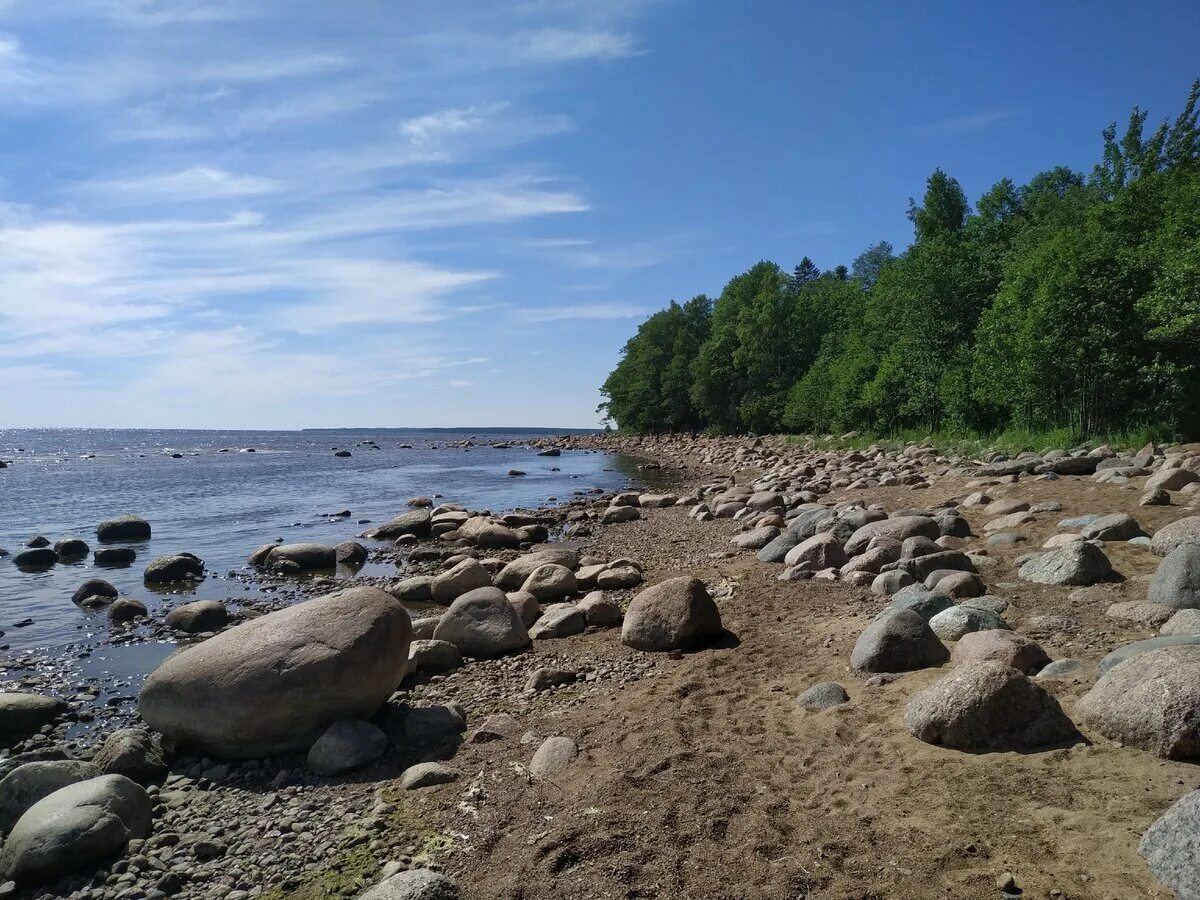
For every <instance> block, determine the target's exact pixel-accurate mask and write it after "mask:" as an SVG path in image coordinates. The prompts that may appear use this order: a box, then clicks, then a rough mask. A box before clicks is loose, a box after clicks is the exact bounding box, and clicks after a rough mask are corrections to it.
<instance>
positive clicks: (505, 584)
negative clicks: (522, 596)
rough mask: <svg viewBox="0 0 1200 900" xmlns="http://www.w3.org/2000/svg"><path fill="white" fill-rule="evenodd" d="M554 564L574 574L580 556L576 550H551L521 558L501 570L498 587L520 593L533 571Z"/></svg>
mask: <svg viewBox="0 0 1200 900" xmlns="http://www.w3.org/2000/svg"><path fill="white" fill-rule="evenodd" d="M548 564H553V565H557V566H563V567H565V568H567V569H570V570H571V571H572V572H573V571H575V569H577V568H579V554H578V553H576V552H575V551H574V550H566V549H560V548H557V547H555V548H551V549H548V550H539V551H537V552H536V553H527V554H526V555H525V556H520V557H517V558H516V559H514V560H513V561H512V562H510V563H509V564H508V565H506V566H505V567H504V568H503V569H501V570H500V574H498V575H497V576H496V587H498V588H500V590H502V591H519V590H520V589H521V585H523V584H524V583H525V579H527V578H528V577H529V576H530V575H532V574H533V570H534V569H536V568H538V567H539V566H544V565H548Z"/></svg>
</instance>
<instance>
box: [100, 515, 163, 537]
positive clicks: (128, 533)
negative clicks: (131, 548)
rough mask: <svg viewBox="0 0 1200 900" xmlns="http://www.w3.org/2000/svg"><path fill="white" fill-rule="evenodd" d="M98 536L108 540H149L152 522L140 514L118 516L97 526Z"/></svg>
mask: <svg viewBox="0 0 1200 900" xmlns="http://www.w3.org/2000/svg"><path fill="white" fill-rule="evenodd" d="M96 537H97V538H98V539H99V540H101V541H104V542H107V541H148V540H150V523H149V522H147V521H146V520H145V519H143V518H141V517H139V516H118V517H117V518H115V519H105V520H104V521H103V522H101V523H100V524H99V525H97V526H96Z"/></svg>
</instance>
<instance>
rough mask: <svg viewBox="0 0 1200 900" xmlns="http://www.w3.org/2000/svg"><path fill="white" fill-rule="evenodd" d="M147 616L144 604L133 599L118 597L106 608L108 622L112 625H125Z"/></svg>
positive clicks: (147, 611) (147, 612)
mask: <svg viewBox="0 0 1200 900" xmlns="http://www.w3.org/2000/svg"><path fill="white" fill-rule="evenodd" d="M147 615H149V610H147V609H146V604H145V603H143V602H142V601H141V600H135V599H134V598H133V597H118V598H117V599H116V600H114V601H113V602H112V603H111V604H110V605H109V607H108V621H110V622H112V623H113V624H114V625H127V624H129V623H130V622H134V621H136V620H138V619H144V618H146V616H147Z"/></svg>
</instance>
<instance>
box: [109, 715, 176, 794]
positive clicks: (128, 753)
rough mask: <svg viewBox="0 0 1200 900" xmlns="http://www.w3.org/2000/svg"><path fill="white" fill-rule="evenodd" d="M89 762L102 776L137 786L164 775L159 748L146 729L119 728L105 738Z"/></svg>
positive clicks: (162, 759)
mask: <svg viewBox="0 0 1200 900" xmlns="http://www.w3.org/2000/svg"><path fill="white" fill-rule="evenodd" d="M92 763H93V764H95V765H96V766H97V767H99V769H100V771H101V772H102V773H104V774H105V775H124V776H125V777H126V778H128V779H130V780H131V781H136V782H137V783H138V784H154V783H156V782H160V781H162V780H163V778H165V777H166V775H167V761H166V759H165V758H164V756H163V751H162V746H161V745H160V744H159V742H158V741H157V740H155V739H154V735H152V734H151V733H150V732H149V730H147V729H145V728H120V729H118V730H116V731H114V732H113V733H112V734H110V735H109V736H108V737H107V738H105V739H104V744H103V745H102V746H101V747H100V750H99V751H98V752H97V753H96V755H95V756H94V757H93V758H92Z"/></svg>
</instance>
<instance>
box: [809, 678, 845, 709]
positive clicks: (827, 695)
mask: <svg viewBox="0 0 1200 900" xmlns="http://www.w3.org/2000/svg"><path fill="white" fill-rule="evenodd" d="M849 701H850V695H849V694H847V693H846V689H845V688H844V687H842V686H841V685H840V684H838V683H837V682H834V681H822V682H820V683H819V684H814V685H813V686H812V687H810V688H808V690H806V691H804V692H803V693H801V694H800V696H799V697H797V698H796V702H797V703H799V704H800V706H802V707H803V708H804V709H807V710H809V711H810V712H819V711H820V710H823V709H832V708H833V707H835V706H841V705H842V704H843V703H848V702H849Z"/></svg>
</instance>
